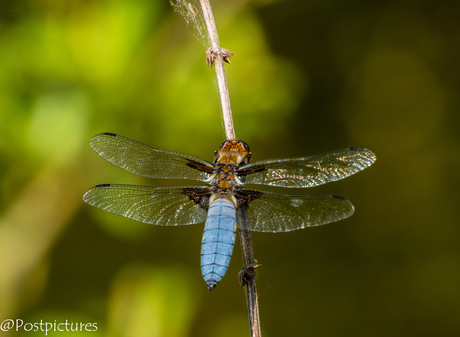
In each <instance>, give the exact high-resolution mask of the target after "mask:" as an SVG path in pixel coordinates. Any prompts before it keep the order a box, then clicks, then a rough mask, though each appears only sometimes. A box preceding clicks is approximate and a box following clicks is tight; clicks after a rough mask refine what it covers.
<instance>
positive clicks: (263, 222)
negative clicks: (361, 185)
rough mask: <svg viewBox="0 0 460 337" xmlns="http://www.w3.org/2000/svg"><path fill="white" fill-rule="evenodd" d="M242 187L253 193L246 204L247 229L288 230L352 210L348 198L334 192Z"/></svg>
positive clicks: (336, 217) (327, 220) (330, 219)
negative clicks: (302, 191) (285, 191)
mask: <svg viewBox="0 0 460 337" xmlns="http://www.w3.org/2000/svg"><path fill="white" fill-rule="evenodd" d="M244 190H245V191H247V192H248V193H249V194H250V193H251V192H253V193H254V194H255V195H256V196H257V197H256V198H255V199H253V200H252V201H251V202H250V203H249V205H248V215H249V222H250V225H251V230H253V231H256V232H272V233H277V232H288V231H293V230H296V229H301V228H305V227H313V226H319V225H324V224H327V223H330V222H334V221H339V220H342V219H345V218H348V217H349V216H351V215H352V214H353V212H354V207H353V205H352V204H351V202H350V201H348V200H347V199H345V198H343V197H339V196H336V195H322V194H281V193H274V192H270V191H265V190H254V189H251V190H246V189H244Z"/></svg>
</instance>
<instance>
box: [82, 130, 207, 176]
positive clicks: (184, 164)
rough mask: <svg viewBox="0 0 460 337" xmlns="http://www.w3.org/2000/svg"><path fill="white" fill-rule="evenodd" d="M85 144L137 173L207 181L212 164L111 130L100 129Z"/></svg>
mask: <svg viewBox="0 0 460 337" xmlns="http://www.w3.org/2000/svg"><path fill="white" fill-rule="evenodd" d="M89 145H90V146H91V148H92V149H93V150H94V151H96V152H97V153H98V154H99V155H100V156H101V157H103V158H104V159H106V160H107V161H109V162H111V163H112V164H114V165H116V166H118V167H120V168H122V169H124V170H126V171H128V172H131V173H134V174H137V175H140V176H143V177H149V178H161V179H193V180H201V181H207V180H208V179H210V177H211V176H212V175H213V171H214V165H213V164H211V163H210V162H208V161H206V160H204V159H201V158H199V157H195V156H192V155H189V154H184V153H179V152H174V151H167V150H160V149H155V148H153V147H150V146H148V145H145V144H142V143H139V142H137V141H135V140H132V139H129V138H126V137H123V136H120V135H116V134H114V133H100V134H98V135H96V136H94V137H93V138H91V140H90V142H89Z"/></svg>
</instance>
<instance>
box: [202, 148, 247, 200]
mask: <svg viewBox="0 0 460 337" xmlns="http://www.w3.org/2000/svg"><path fill="white" fill-rule="evenodd" d="M248 155H249V146H248V145H247V144H246V143H245V142H243V141H237V140H227V141H225V142H223V143H222V144H221V146H220V148H219V151H218V152H217V158H216V161H215V163H216V164H218V165H219V170H218V171H217V174H216V176H215V177H214V179H213V181H214V183H215V186H216V187H217V188H218V189H219V191H218V193H216V194H214V195H213V196H212V197H211V200H210V202H212V201H214V200H216V199H221V198H224V199H227V200H229V201H231V202H233V203H234V204H235V205H236V199H235V197H234V195H233V193H232V191H231V188H232V187H233V186H234V185H235V182H236V178H235V171H234V170H235V168H236V167H237V166H238V165H240V164H243V165H244V164H246V163H247V162H248V160H249V157H248Z"/></svg>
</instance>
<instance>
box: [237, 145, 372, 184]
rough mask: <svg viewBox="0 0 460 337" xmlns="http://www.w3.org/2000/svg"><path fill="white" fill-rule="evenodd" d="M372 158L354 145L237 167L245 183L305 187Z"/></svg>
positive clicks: (335, 177) (333, 178) (358, 168)
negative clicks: (306, 155) (353, 146)
mask: <svg viewBox="0 0 460 337" xmlns="http://www.w3.org/2000/svg"><path fill="white" fill-rule="evenodd" d="M375 160H376V158H375V155H374V154H373V153H372V152H371V151H369V150H367V149H364V148H357V147H355V148H348V149H343V150H338V151H332V152H326V153H323V154H319V155H315V156H310V157H301V158H291V159H268V160H260V161H256V162H254V163H251V164H248V165H245V166H242V167H240V168H239V169H238V173H237V174H239V175H243V176H244V175H246V174H247V175H246V178H245V180H244V182H245V184H263V185H270V186H278V187H289V188H305V187H313V186H318V185H322V184H325V183H328V182H331V181H336V180H339V179H343V178H346V177H348V176H350V175H352V174H355V173H357V172H359V171H361V170H364V169H365V168H366V167H369V166H370V165H372V164H373V163H374V162H375ZM252 172H254V173H252Z"/></svg>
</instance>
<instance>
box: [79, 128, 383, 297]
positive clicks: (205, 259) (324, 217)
mask: <svg viewBox="0 0 460 337" xmlns="http://www.w3.org/2000/svg"><path fill="white" fill-rule="evenodd" d="M89 144H90V146H91V148H92V149H93V150H94V151H95V152H96V153H98V154H99V155H100V156H101V157H103V158H104V159H106V160H107V161H109V162H110V163H112V164H114V165H115V166H118V167H119V168H122V169H124V170H126V171H128V172H130V173H134V174H137V175H139V176H142V177H148V178H156V179H188V180H197V181H200V182H201V183H200V184H190V185H183V186H172V187H153V186H138V185H122V184H100V185H96V186H94V187H92V188H90V189H89V190H88V191H86V193H85V194H84V196H83V200H84V201H85V202H87V203H88V204H90V205H92V206H95V207H97V208H100V209H102V210H104V211H107V212H110V213H113V214H117V215H121V216H124V217H127V218H129V219H132V220H136V221H140V222H144V223H148V224H154V225H159V226H182V225H192V224H197V223H202V222H205V227H204V232H203V236H202V240H201V272H202V275H203V278H204V280H205V281H206V283H207V287H208V289H209V290H213V289H214V288H215V287H216V285H217V283H218V282H219V281H220V280H221V279H222V277H223V276H224V275H225V273H226V271H227V268H228V266H229V264H230V259H231V256H232V252H233V247H234V243H235V238H236V230H237V228H238V224H237V216H236V214H237V210H238V209H239V208H240V207H247V213H248V218H249V223H250V227H251V228H250V230H251V231H256V232H271V233H279V232H288V231H293V230H297V229H301V228H305V227H312V226H318V225H323V224H327V223H331V222H335V221H338V220H342V219H345V218H348V217H349V216H351V215H352V214H353V212H354V207H353V205H352V204H351V202H350V201H348V200H347V199H345V198H343V197H340V196H337V195H321V194H303V193H302V194H300V193H297V194H289V193H277V192H273V191H271V190H268V189H263V188H256V187H254V188H253V187H247V186H246V185H266V186H274V187H282V188H307V187H314V186H318V185H322V184H325V183H328V182H332V181H336V180H340V179H343V178H345V177H348V176H350V175H352V174H355V173H357V172H359V171H361V170H363V169H365V168H366V167H369V166H370V165H372V164H373V163H374V162H375V160H376V157H375V155H374V153H372V152H371V151H370V150H368V149H365V148H361V147H352V148H346V149H342V150H338V151H331V152H326V153H323V154H319V155H313V156H308V157H300V158H288V159H267V160H259V161H255V162H252V163H250V158H251V152H250V150H249V146H248V145H247V144H246V143H245V142H243V141H241V140H227V141H225V142H223V143H222V144H221V145H220V148H219V150H218V151H215V152H214V160H213V161H212V162H209V161H207V160H204V159H201V158H199V157H196V156H193V155H189V154H184V153H179V152H175V151H167V150H161V149H157V148H153V147H150V146H148V145H145V144H142V143H140V142H137V141H134V140H132V139H129V138H126V137H123V136H120V135H117V134H114V133H101V134H98V135H96V136H94V137H93V138H91V140H90V142H89Z"/></svg>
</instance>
